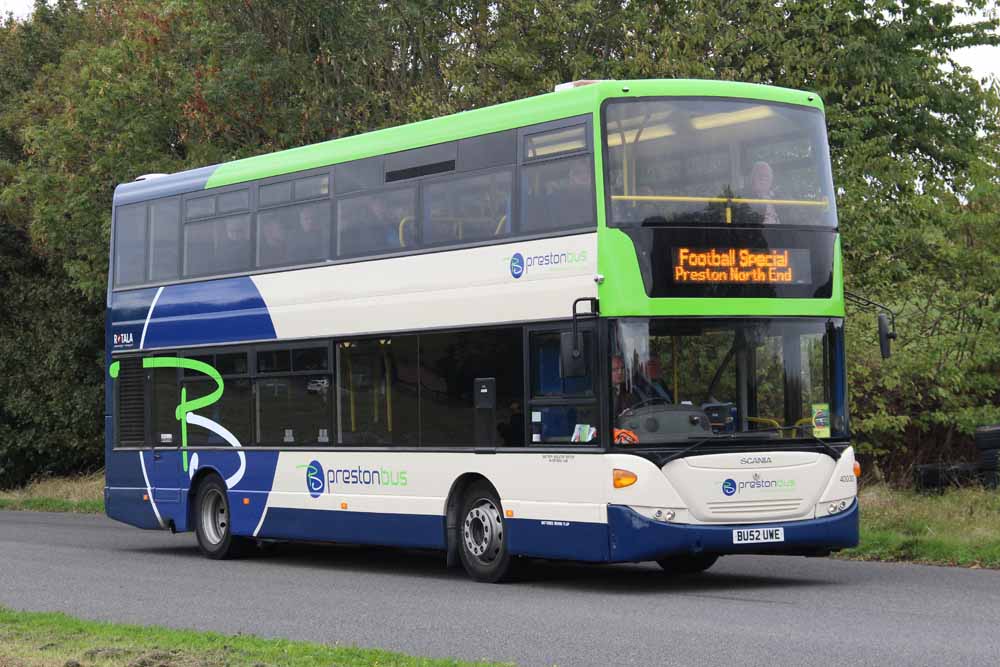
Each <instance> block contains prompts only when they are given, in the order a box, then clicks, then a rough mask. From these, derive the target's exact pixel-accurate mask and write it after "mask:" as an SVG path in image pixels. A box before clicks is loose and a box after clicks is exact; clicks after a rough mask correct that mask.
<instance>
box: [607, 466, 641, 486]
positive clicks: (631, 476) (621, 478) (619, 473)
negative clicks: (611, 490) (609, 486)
mask: <svg viewBox="0 0 1000 667" xmlns="http://www.w3.org/2000/svg"><path fill="white" fill-rule="evenodd" d="M611 478H612V480H613V483H614V485H615V488H616V489H624V488H625V487H626V486H632V485H633V484H635V483H636V482H638V481H639V477H638V476H637V475H636V474H635V473H634V472H632V471H631V470H622V469H621V468H615V469H614V472H613V473H612V474H611Z"/></svg>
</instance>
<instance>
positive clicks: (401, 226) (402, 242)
mask: <svg viewBox="0 0 1000 667" xmlns="http://www.w3.org/2000/svg"><path fill="white" fill-rule="evenodd" d="M410 222H413V218H412V217H410V216H406V217H405V218H403V219H402V220H400V221H399V247H400V248H405V247H406V239H405V238H404V237H403V229H404V228H405V227H406V224H407V223H410Z"/></svg>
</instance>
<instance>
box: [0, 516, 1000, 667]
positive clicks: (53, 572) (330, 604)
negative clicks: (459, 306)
mask: <svg viewBox="0 0 1000 667" xmlns="http://www.w3.org/2000/svg"><path fill="white" fill-rule="evenodd" d="M0 605H5V606H8V607H12V608H16V609H30V610H58V611H64V612H67V613H70V614H73V615H75V616H80V617H84V618H92V619H103V620H111V621H118V622H128V623H139V624H158V625H167V626H172V627H178V628H193V629H200V630H216V631H221V632H226V633H236V632H241V633H251V634H257V635H262V636H274V637H287V638H291V639H304V640H311V641H316V642H324V643H328V644H348V645H358V646H370V647H380V648H385V649H390V650H398V651H403V652H406V653H410V654H414V655H424V656H434V657H446V656H451V657H458V658H465V659H491V660H511V661H515V662H518V663H520V664H525V665H552V664H558V665H611V664H615V665H626V664H627V665H668V664H684V665H690V664H725V665H739V666H740V667H743V666H746V665H758V664H759V665H781V664H794V665H801V664H821V663H823V662H833V661H836V663H838V664H869V665H880V666H884V665H994V664H998V663H1000V572H995V571H988V570H962V569H950V568H935V567H923V566H916V565H898V564H877V563H851V562H841V561H835V560H828V559H805V558H791V557H766V558H765V557H754V556H731V557H728V558H723V559H722V560H720V561H719V563H718V564H716V566H715V567H714V568H712V570H710V571H709V572H708V573H707V574H705V575H702V576H696V577H686V578H670V577H667V576H665V575H664V574H663V573H662V572H661V571H660V570H659V568H658V567H656V566H655V565H612V566H607V565H605V566H588V565H571V564H562V563H541V562H539V563H533V564H532V565H531V566H530V567H528V568H526V572H525V573H524V574H523V575H522V578H521V579H520V580H519V581H518V582H516V583H511V584H502V585H489V584H477V583H474V582H472V581H471V580H468V579H466V577H465V575H464V573H463V572H461V571H460V570H447V569H445V567H444V562H443V558H442V557H441V556H439V555H437V554H428V553H419V552H404V551H395V550H390V549H375V548H354V547H333V546H312V545H294V546H293V545H283V546H280V547H278V548H277V549H275V550H273V551H272V552H269V553H266V554H263V555H258V556H255V557H253V558H251V559H247V560H242V561H230V562H215V561H209V560H206V559H204V558H202V557H201V556H200V555H198V552H197V549H196V547H195V545H194V539H193V537H192V536H191V535H190V534H187V535H176V536H172V535H169V534H167V533H158V532H148V531H141V530H138V529H134V528H130V527H127V526H124V525H120V524H117V523H114V522H112V521H110V520H108V519H106V518H104V517H96V516H80V515H69V514H41V513H30V512H0Z"/></svg>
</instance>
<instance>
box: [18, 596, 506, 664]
mask: <svg viewBox="0 0 1000 667" xmlns="http://www.w3.org/2000/svg"><path fill="white" fill-rule="evenodd" d="M495 664H499V663H471V662H460V661H457V660H435V659H430V658H414V657H410V656H407V655H403V654H401V653H390V652H388V651H381V650H377V649H363V648H353V647H344V646H323V645H321V644H311V643H308V642H293V641H288V640H284V639H261V638H259V637H253V636H248V635H237V636H235V637H230V636H226V635H221V634H217V633H214V632H195V631H191V630H170V629H167V628H159V627H145V626H138V625H119V624H115V623H99V622H95V621H83V620H79V619H76V618H72V617H70V616H67V615H65V614H58V613H40V612H23V611H13V610H10V609H5V608H3V607H0V667H41V666H43V665H44V666H48V665H56V666H60V667H61V666H64V665H65V666H69V665H76V666H78V667H90V666H92V665H93V666H97V665H99V666H100V667H216V666H218V667H223V666H226V667H242V666H244V665H245V666H246V667H263V666H264V665H268V666H269V665H281V666H282V667H313V666H315V667H320V666H322V667H330V665H336V666H337V667H367V666H374V665H378V666H379V667H390V666H399V667H416V666H418V665H419V666H421V667H444V666H446V665H447V666H451V667H458V666H462V665H495Z"/></svg>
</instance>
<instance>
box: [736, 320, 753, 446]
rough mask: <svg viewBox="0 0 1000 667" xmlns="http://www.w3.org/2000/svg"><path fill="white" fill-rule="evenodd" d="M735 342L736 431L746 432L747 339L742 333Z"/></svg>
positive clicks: (747, 394)
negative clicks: (737, 426) (737, 423)
mask: <svg viewBox="0 0 1000 667" xmlns="http://www.w3.org/2000/svg"><path fill="white" fill-rule="evenodd" d="M737 336H738V339H737V341H736V407H737V414H738V415H739V420H740V423H739V428H738V429H737V430H738V431H746V430H748V429H747V416H748V415H749V414H750V413H749V412H748V409H749V406H750V400H749V399H750V379H749V374H748V373H747V354H748V350H747V339H746V336H744V335H743V332H742V331H741V332H739V333H738V334H737Z"/></svg>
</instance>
